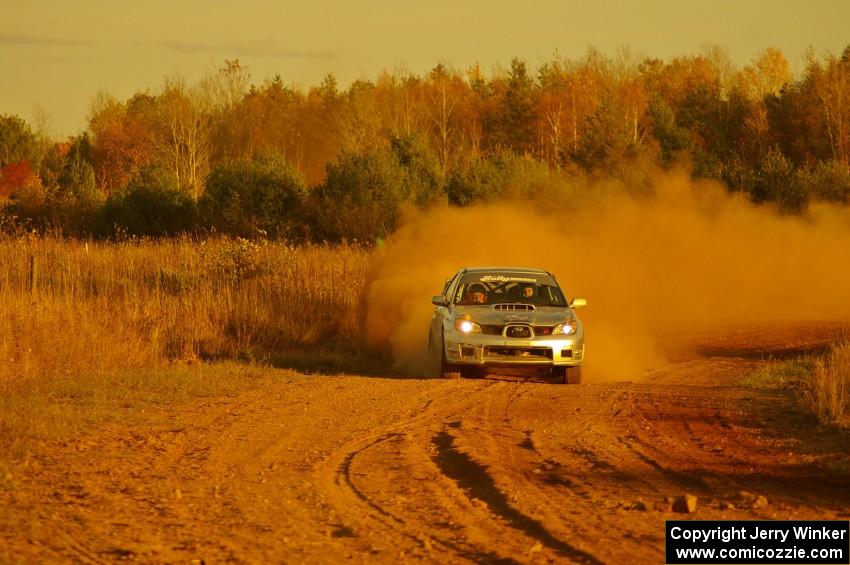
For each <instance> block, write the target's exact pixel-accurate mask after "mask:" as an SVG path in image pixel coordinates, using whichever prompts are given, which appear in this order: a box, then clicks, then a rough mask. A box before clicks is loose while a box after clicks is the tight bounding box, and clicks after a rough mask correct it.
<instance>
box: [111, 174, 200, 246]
mask: <svg viewBox="0 0 850 565" xmlns="http://www.w3.org/2000/svg"><path fill="white" fill-rule="evenodd" d="M196 218H197V209H196V206H195V202H194V201H193V200H192V199H191V198H190V197H189V196H188V195H186V194H185V193H183V192H181V191H179V190H178V189H177V181H176V179H175V178H174V177H173V174H171V173H170V172H168V171H166V170H164V169H160V168H146V169H143V170H142V172H141V173H140V174H139V176H137V177H136V178H135V179H133V180H132V181H131V182H130V184H129V185H128V187H127V190H126V192H124V193H121V194H117V195H114V196H112V197H110V198H109V200H107V202H106V204H105V205H104V207H103V210H102V211H101V214H100V221H99V224H100V225H99V229H98V231H99V233H101V234H103V235H111V236H115V235H117V234H119V233H121V234H127V235H136V236H154V237H160V236H164V235H175V234H179V233H183V232H188V231H191V230H193V229H194V228H195V226H196V223H197V222H196Z"/></svg>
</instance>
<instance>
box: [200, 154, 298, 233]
mask: <svg viewBox="0 0 850 565" xmlns="http://www.w3.org/2000/svg"><path fill="white" fill-rule="evenodd" d="M305 194H306V190H305V187H304V183H303V181H302V180H301V177H300V176H299V175H298V174H297V173H296V172H295V171H293V170H292V169H291V168H290V167H289V166H287V165H286V163H285V162H284V161H283V159H282V158H281V157H280V156H279V155H275V154H267V155H261V156H259V157H257V158H255V159H236V160H226V161H222V162H220V163H219V164H217V165H216V166H215V168H214V169H213V170H212V172H211V173H210V176H209V178H208V179H207V186H206V192H205V193H204V197H203V199H202V201H201V208H202V210H203V211H204V213H205V215H206V218H207V222H208V223H209V224H210V225H211V226H212V227H215V228H217V229H220V230H221V231H224V232H226V233H230V234H233V235H240V236H256V235H257V234H266V235H269V236H271V237H279V236H287V235H289V234H290V232H291V231H292V229H293V227H294V226H295V225H296V218H297V214H298V211H299V208H300V206H301V204H302V201H303V199H304V197H305Z"/></svg>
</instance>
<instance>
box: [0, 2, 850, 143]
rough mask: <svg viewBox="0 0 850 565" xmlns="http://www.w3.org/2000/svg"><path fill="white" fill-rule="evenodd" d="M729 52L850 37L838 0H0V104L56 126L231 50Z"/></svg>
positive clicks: (55, 130)
mask: <svg viewBox="0 0 850 565" xmlns="http://www.w3.org/2000/svg"><path fill="white" fill-rule="evenodd" d="M707 44H713V45H719V46H721V47H724V48H726V49H727V50H728V52H729V54H730V55H731V57H732V59H733V60H734V61H735V63H736V64H738V65H739V66H740V65H744V64H746V63H748V62H749V61H750V60H751V59H753V57H755V56H756V55H757V54H758V53H760V52H761V51H763V50H764V49H765V48H767V47H771V46H774V47H779V48H780V49H781V50H782V51H783V52H784V53H785V56H786V57H787V58H788V59H789V61H790V62H791V64H792V68H793V69H795V70H797V71H800V70H801V69H802V66H803V65H802V61H803V55H804V53H805V51H806V49H807V48H808V47H812V48H813V49H814V50H815V53H816V54H817V55H823V54H825V53H834V54H840V53H841V51H842V50H843V49H844V47H845V46H846V45H847V44H850V1H848V0H820V1H818V0H810V1H808V2H805V3H804V2H801V1H785V0H769V1H763V0H749V1H748V0H735V1H727V0H714V1H710V2H707V1H703V0H700V1H688V0H643V1H638V0H634V1H632V0H622V1H616V2H615V1H611V0H585V1H574V0H539V1H533V0H527V1H525V2H521V1H517V0H428V1H418V2H417V1H413V0H361V1H359V2H358V1H332V0H310V1H302V2H289V1H283V0H280V1H273V0H240V1H238V2H235V1H234V2H225V1H220V0H169V1H165V0H145V1H144V2H141V1H139V2H132V3H130V2H126V1H121V0H22V1H17V0H0V114H17V115H18V116H20V117H22V118H24V119H26V120H28V121H29V122H30V123H34V120H35V119H36V116H37V115H38V114H46V116H47V120H48V131H49V132H50V133H51V134H52V135H54V136H65V135H70V134H75V133H79V132H81V131H82V130H84V129H85V127H86V118H87V115H88V111H89V105H90V103H91V99H92V97H93V96H94V95H95V94H97V93H98V92H99V91H106V92H108V93H109V94H111V95H113V96H115V97H117V98H119V99H121V100H124V99H126V98H128V97H130V96H132V95H133V93H135V92H137V91H140V90H146V89H150V90H152V91H156V90H157V89H158V88H159V86H160V85H161V83H162V80H163V78H164V77H166V76H173V75H175V74H179V75H182V76H183V77H185V78H186V79H187V80H188V81H189V82H190V83H194V82H195V81H197V80H198V79H200V78H201V77H202V76H203V75H205V74H206V73H208V72H210V71H212V70H214V69H216V68H218V67H220V66H221V65H222V64H223V62H224V60H225V59H239V60H240V62H241V63H242V64H243V65H246V66H247V67H248V68H249V70H250V71H251V77H252V82H253V83H256V84H259V83H262V81H263V80H264V79H266V78H271V77H273V76H274V75H276V74H279V75H280V76H281V77H282V78H283V80H284V82H285V83H286V84H294V85H298V86H302V87H309V86H312V85H316V84H318V83H319V82H320V81H321V79H322V77H323V76H324V75H325V74H327V73H329V72H331V73H334V74H335V75H336V77H337V80H338V81H339V83H340V85H341V86H342V87H347V86H348V84H349V83H350V82H351V81H352V80H355V79H358V78H365V79H371V80H374V79H375V78H377V76H378V74H379V73H380V72H381V70H383V69H387V70H393V69H404V70H407V71H410V72H412V73H416V74H424V73H426V72H427V71H429V70H430V69H431V68H432V67H434V66H435V65H436V64H437V63H440V62H442V63H446V64H448V65H450V66H453V67H455V68H458V69H461V70H465V69H467V68H468V67H469V66H471V65H473V64H475V63H476V62H478V63H480V64H481V66H482V69H484V70H485V72H487V73H490V72H492V71H493V70H494V69H496V68H497V67H502V68H504V67H507V66H508V65H509V63H510V60H511V58H513V57H520V58H521V59H524V60H525V61H526V62H527V63H529V65H531V66H532V67H533V68H536V67H537V66H538V65H540V64H541V63H542V62H544V61H546V60H548V59H550V58H551V56H552V55H553V54H554V53H555V52H556V51H557V53H559V54H560V55H561V56H564V57H568V58H579V57H581V56H582V55H584V54H585V53H586V51H587V49H588V47H594V48H596V49H598V50H599V51H601V52H602V53H603V54H605V55H609V56H614V55H615V54H616V53H617V51H618V50H619V49H620V48H622V47H624V46H625V47H628V48H629V49H630V50H631V52H632V53H633V54H634V55H638V56H651V57H659V58H663V59H669V58H671V57H674V56H678V55H692V54H697V53H699V52H700V51H701V49H702V48H703V47H704V46H705V45H707Z"/></svg>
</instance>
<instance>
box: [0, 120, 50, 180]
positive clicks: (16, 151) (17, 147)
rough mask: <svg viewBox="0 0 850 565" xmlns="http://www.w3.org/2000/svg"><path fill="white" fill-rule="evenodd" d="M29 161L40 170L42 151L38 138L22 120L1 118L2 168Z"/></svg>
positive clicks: (0, 160) (0, 152)
mask: <svg viewBox="0 0 850 565" xmlns="http://www.w3.org/2000/svg"><path fill="white" fill-rule="evenodd" d="M21 161H28V162H29V163H30V165H31V166H32V167H33V169H35V170H38V166H39V164H40V161H41V150H40V144H39V142H38V137H37V136H36V135H35V133H33V131H32V128H30V126H29V124H27V123H26V122H25V121H24V120H23V119H22V118H19V117H18V116H13V115H6V114H3V115H2V116H0V167H5V166H6V165H9V164H11V163H19V162H21Z"/></svg>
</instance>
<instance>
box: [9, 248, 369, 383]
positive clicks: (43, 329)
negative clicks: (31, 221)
mask: <svg viewBox="0 0 850 565" xmlns="http://www.w3.org/2000/svg"><path fill="white" fill-rule="evenodd" d="M367 267H368V253H367V252H366V251H365V250H363V249H361V248H359V247H355V246H345V245H343V246H336V247H330V246H322V245H313V246H302V247H293V246H291V245H288V244H286V243H278V242H259V243H257V242H250V241H245V240H230V239H224V238H219V239H210V240H206V241H201V242H196V241H192V240H189V239H184V240H177V241H158V242H153V241H127V242H122V243H102V242H101V243H98V242H82V241H67V240H63V239H59V238H51V237H35V236H32V235H27V234H18V235H16V236H6V237H3V238H0V382H2V381H3V380H6V381H7V382H8V381H9V380H10V379H19V378H26V377H30V376H48V375H73V374H76V373H79V372H80V371H99V370H109V369H114V368H122V367H149V366H156V365H158V364H167V363H170V362H173V361H180V360H182V361H190V362H191V361H194V360H197V359H246V358H247V359H262V358H263V357H264V356H266V355H269V354H270V353H272V352H275V351H281V350H286V349H291V348H299V347H305V346H312V345H316V344H317V343H319V342H326V341H330V342H343V341H346V340H350V339H353V338H355V337H356V336H357V335H358V317H357V305H358V302H359V299H360V294H361V291H362V288H363V285H364V282H365V277H366V270H367Z"/></svg>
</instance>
